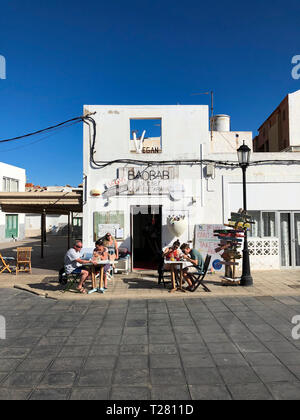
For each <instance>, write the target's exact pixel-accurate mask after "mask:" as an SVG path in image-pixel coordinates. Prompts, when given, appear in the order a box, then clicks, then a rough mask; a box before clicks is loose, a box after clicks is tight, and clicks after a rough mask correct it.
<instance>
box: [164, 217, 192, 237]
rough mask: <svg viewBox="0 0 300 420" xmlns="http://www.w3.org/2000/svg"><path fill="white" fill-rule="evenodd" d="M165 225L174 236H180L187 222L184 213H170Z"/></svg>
mask: <svg viewBox="0 0 300 420" xmlns="http://www.w3.org/2000/svg"><path fill="white" fill-rule="evenodd" d="M167 226H168V229H169V231H170V232H171V233H172V234H173V235H174V236H181V235H182V234H183V233H184V232H185V231H186V229H187V227H188V223H187V220H186V217H185V215H184V214H181V215H176V216H175V215H172V216H169V217H168V219H167Z"/></svg>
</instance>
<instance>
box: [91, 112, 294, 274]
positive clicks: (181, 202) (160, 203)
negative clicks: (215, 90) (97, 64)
mask: <svg viewBox="0 0 300 420" xmlns="http://www.w3.org/2000/svg"><path fill="white" fill-rule="evenodd" d="M87 112H92V113H94V112H96V114H95V115H94V116H93V118H94V120H95V123H96V137H95V138H93V129H92V125H90V127H89V126H88V125H85V128H84V179H85V184H84V205H83V240H84V246H85V247H92V246H93V242H94V240H95V239H97V238H98V237H100V236H102V235H103V234H104V233H105V232H106V231H111V232H112V233H113V234H114V235H115V236H116V237H117V239H118V242H119V244H120V245H121V246H122V247H127V248H129V249H130V250H131V252H132V267H133V268H147V267H148V266H149V267H150V266H151V264H149V262H151V261H154V260H155V256H156V253H157V252H158V251H159V250H160V249H161V248H162V247H163V246H165V245H167V244H169V243H171V242H172V241H174V240H175V239H177V237H178V238H179V239H180V241H181V242H187V241H190V242H191V243H194V242H195V226H197V225H222V224H224V223H226V221H227V220H228V218H229V217H230V213H231V212H232V211H234V212H235V211H237V210H238V209H239V208H241V207H242V197H243V195H242V183H241V181H242V172H241V169H240V168H236V167H234V166H227V167H225V166H224V165H222V164H218V162H225V161H231V162H235V163H237V155H236V149H237V148H238V147H239V146H240V145H241V144H242V141H245V142H246V144H248V146H249V147H250V148H252V133H251V132H231V131H228V130H229V126H230V125H228V121H227V124H225V125H223V124H222V123H220V124H218V121H215V124H214V127H217V129H218V130H222V131H213V132H212V133H210V131H209V117H208V107H207V106H181V105H179V106H85V113H87ZM225 117H226V116H225ZM215 118H217V119H218V117H215ZM220 118H224V116H221V117H220ZM222 127H223V128H222ZM91 156H92V157H93V159H92V160H91ZM297 156H299V155H297V154H296V153H275V154H261V153H259V154H252V160H269V161H270V162H269V164H268V165H266V164H261V165H259V166H251V167H250V168H249V169H248V171H247V174H248V210H249V211H251V212H252V214H253V217H254V218H255V220H257V223H256V224H255V225H254V227H253V229H252V232H251V238H250V244H249V246H250V253H251V255H252V257H251V265H252V267H253V268H255V269H268V268H280V267H300V176H299V175H300V166H299V165H297V164H293V165H291V164H281V165H278V164H276V163H275V162H274V163H272V162H271V160H273V159H281V160H285V161H288V160H290V159H293V160H297V161H299V162H300V156H299V157H297ZM116 160H118V161H117V162H115V161H116ZM205 160H211V161H212V162H211V163H210V162H207V161H206V162H205ZM137 161H138V162H137ZM186 161H188V162H186ZM200 161H202V164H200V163H199V162H200ZM172 216H184V217H185V218H184V220H183V221H181V222H179V223H177V225H178V227H177V231H176V233H175V230H174V228H173V229H172V226H170V217H172ZM179 225H181V226H179ZM206 239H207V240H208V241H210V240H211V239H213V237H212V238H206Z"/></svg>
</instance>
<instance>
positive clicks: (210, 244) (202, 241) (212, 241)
mask: <svg viewBox="0 0 300 420" xmlns="http://www.w3.org/2000/svg"><path fill="white" fill-rule="evenodd" d="M218 229H226V227H225V226H224V225H195V236H194V248H196V249H197V250H198V251H199V252H200V254H201V255H202V257H203V259H205V257H206V255H207V254H209V255H211V263H210V267H209V268H212V269H213V270H214V271H219V272H222V271H224V265H222V264H221V261H222V257H221V255H220V254H217V253H216V251H215V249H216V248H217V247H218V244H219V239H218V238H217V237H216V236H214V230H218Z"/></svg>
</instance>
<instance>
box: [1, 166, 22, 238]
mask: <svg viewBox="0 0 300 420" xmlns="http://www.w3.org/2000/svg"><path fill="white" fill-rule="evenodd" d="M0 182H1V184H0V188H1V190H0V191H1V192H24V191H25V182H26V173H25V169H22V168H18V167H16V166H12V165H8V164H6V163H2V162H0ZM24 237H25V215H24V214H15V213H12V214H9V213H4V212H2V211H0V241H1V242H6V241H11V240H14V239H24Z"/></svg>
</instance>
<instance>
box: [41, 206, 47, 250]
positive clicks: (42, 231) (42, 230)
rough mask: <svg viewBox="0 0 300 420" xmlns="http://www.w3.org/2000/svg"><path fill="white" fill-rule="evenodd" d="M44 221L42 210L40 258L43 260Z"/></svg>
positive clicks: (44, 216)
mask: <svg viewBox="0 0 300 420" xmlns="http://www.w3.org/2000/svg"><path fill="white" fill-rule="evenodd" d="M45 220H46V212H45V210H43V212H42V214H41V258H44V242H45V230H46V229H45Z"/></svg>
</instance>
